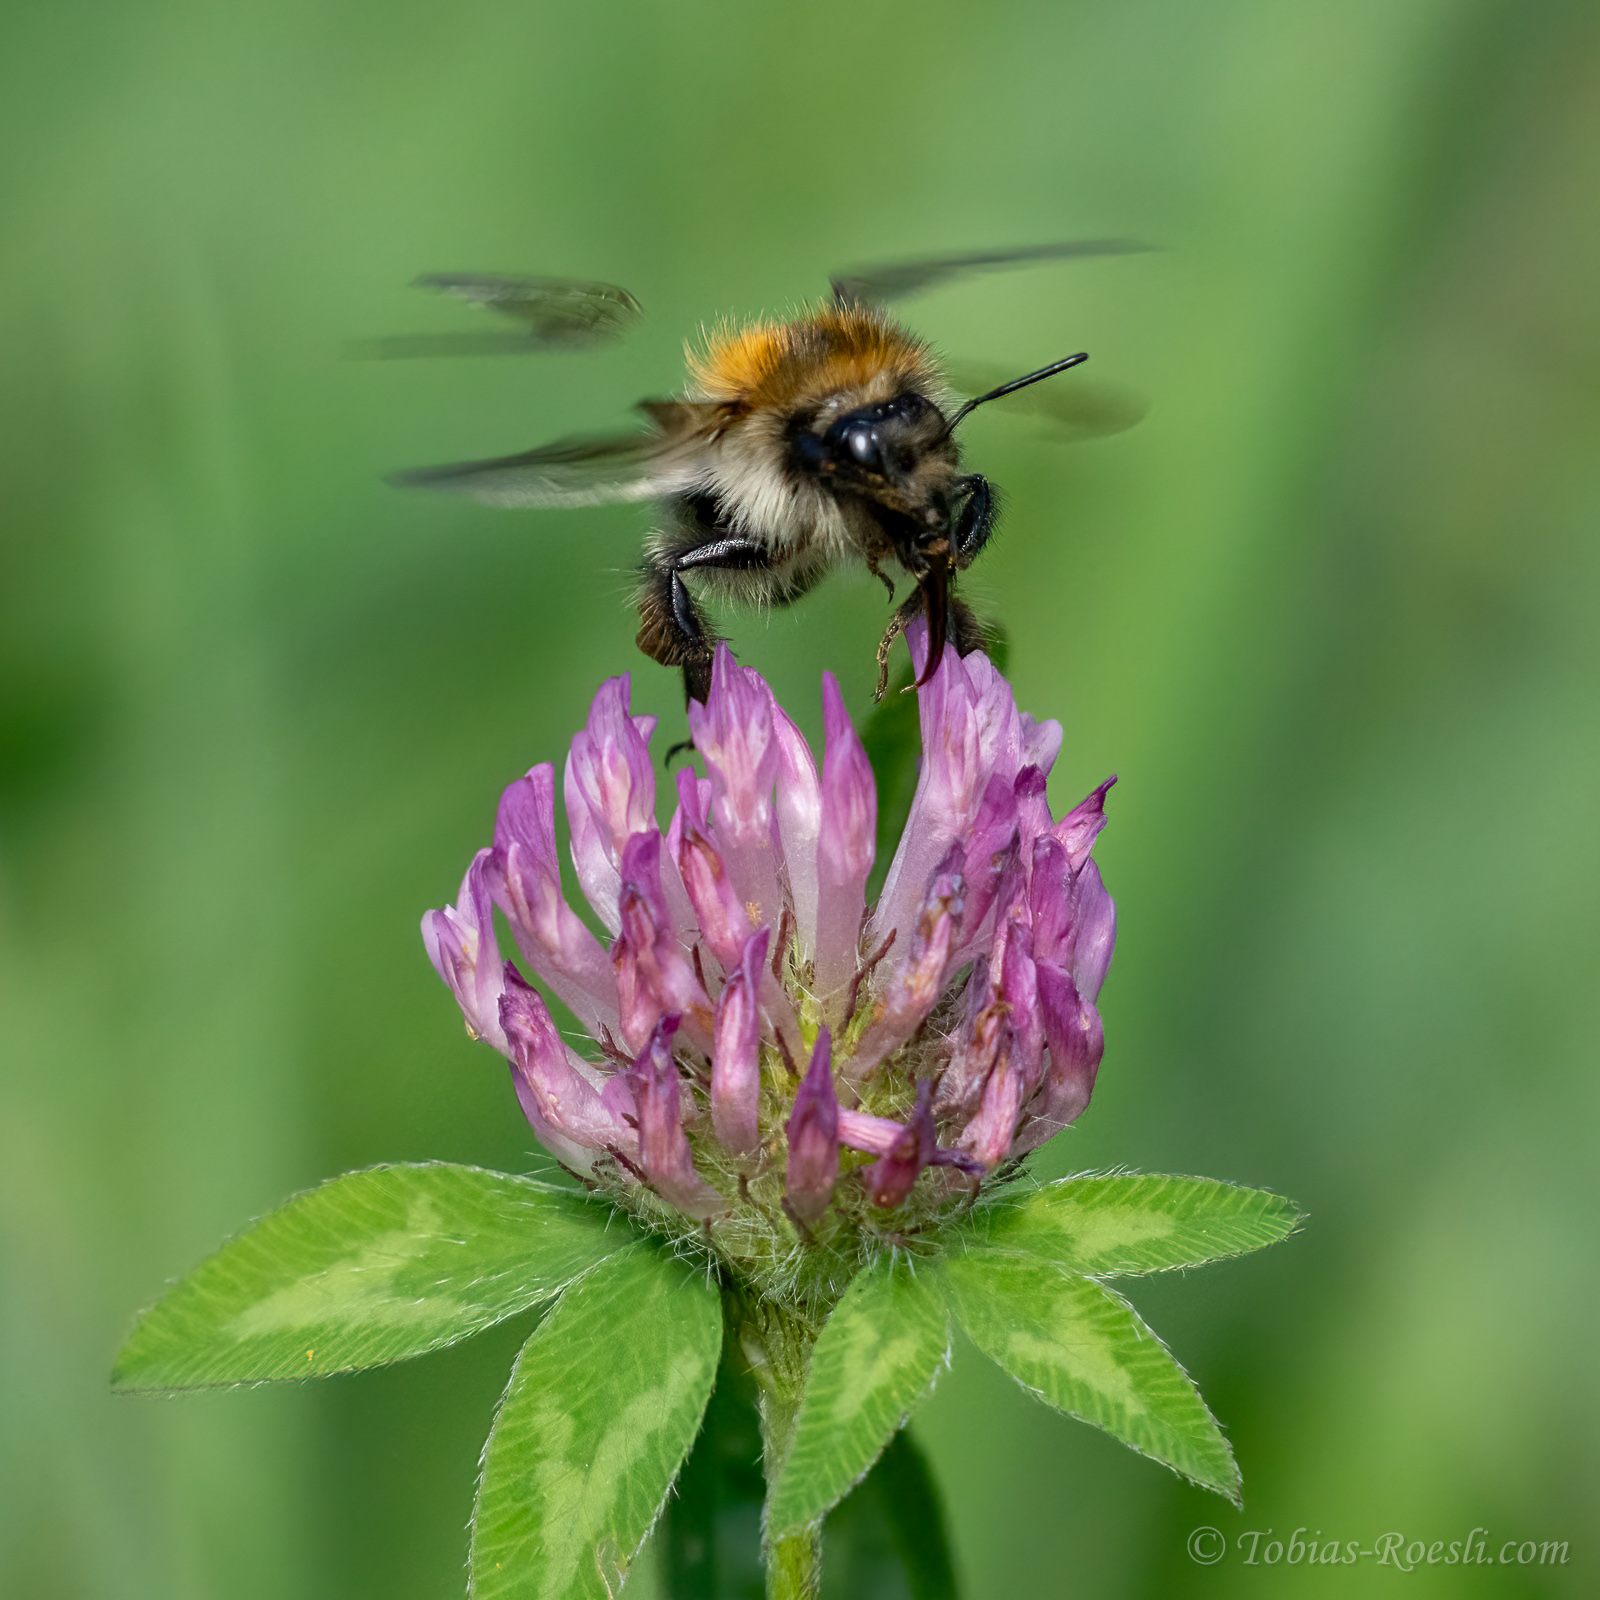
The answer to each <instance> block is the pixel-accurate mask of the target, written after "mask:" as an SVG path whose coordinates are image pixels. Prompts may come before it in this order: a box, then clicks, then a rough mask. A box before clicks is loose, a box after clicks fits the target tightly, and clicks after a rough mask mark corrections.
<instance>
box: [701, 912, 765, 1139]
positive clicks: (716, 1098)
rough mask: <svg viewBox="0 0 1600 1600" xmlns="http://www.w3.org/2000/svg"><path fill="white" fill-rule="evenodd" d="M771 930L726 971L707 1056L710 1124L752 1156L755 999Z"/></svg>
mask: <svg viewBox="0 0 1600 1600" xmlns="http://www.w3.org/2000/svg"><path fill="white" fill-rule="evenodd" d="M771 938H772V930H771V929H770V928H757V929H756V931H755V932H754V933H752V934H751V935H750V937H749V938H748V939H747V940H746V941H745V946H744V952H743V955H742V957H741V958H740V960H739V962H738V963H737V965H735V966H734V967H733V968H732V970H731V971H730V972H729V973H728V981H727V983H726V984H724V985H723V989H722V994H721V997H720V998H719V999H718V1001H717V1017H716V1029H715V1042H714V1045H713V1050H712V1056H711V1124H712V1126H713V1127H714V1128H715V1129H716V1133H717V1138H718V1139H719V1140H720V1141H721V1142H722V1145H723V1147H724V1148H725V1149H727V1150H730V1151H732V1152H733V1154H734V1155H740V1156H747V1155H753V1154H754V1153H755V1151H756V1150H758V1149H759V1148H760V1146H761V1124H760V1119H759V1115H758V1113H759V1111H760V1105H761V1010H760V1006H759V1004H758V1000H757V997H758V995H759V994H760V990H761V972H762V968H763V967H764V966H765V965H766V960H767V945H768V943H769V942H770V941H771Z"/></svg>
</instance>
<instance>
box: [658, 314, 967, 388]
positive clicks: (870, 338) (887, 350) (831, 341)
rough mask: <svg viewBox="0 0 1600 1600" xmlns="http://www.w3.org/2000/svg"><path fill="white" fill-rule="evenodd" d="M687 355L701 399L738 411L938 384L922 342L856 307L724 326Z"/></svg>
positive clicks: (928, 354) (933, 367) (882, 318)
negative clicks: (840, 394)
mask: <svg viewBox="0 0 1600 1600" xmlns="http://www.w3.org/2000/svg"><path fill="white" fill-rule="evenodd" d="M687 355H688V363H689V374H690V377H691V379H692V380H693V382H694V383H695V385H696V386H697V388H698V389H699V390H700V391H701V394H702V395H703V397H704V398H705V399H707V400H714V401H719V402H721V403H722V404H724V405H729V406H734V407H737V408H739V409H740V410H755V409H758V408H762V407H767V406H773V407H778V408H781V409H785V410H787V409H790V408H792V407H794V406H797V405H799V404H802V403H803V402H805V401H808V400H815V399H820V398H822V397H823V396H826V395H829V394H834V393H838V392H839V391H841V390H869V391H870V390H878V389H883V390H885V392H886V393H893V392H895V391H896V390H898V389H900V388H904V387H907V386H914V387H916V388H918V389H924V390H925V389H927V388H929V387H932V386H934V385H936V384H937V383H938V381H939V378H938V372H937V369H936V368H935V366H934V363H933V358H932V355H931V353H930V352H929V350H928V347H927V345H926V344H924V343H923V341H922V340H920V339H918V338H917V337H916V336H915V335H914V334H911V333H909V332H907V331H906V329H904V328H902V327H901V326H900V325H899V324H898V323H897V322H893V321H891V320H890V319H889V318H888V317H886V316H884V315H883V314H882V313H881V312H878V311H875V310H872V309H870V308H868V307H865V306H859V305H837V304H829V305H824V306H821V307H819V308H818V309H816V310H814V311H810V312H807V313H806V314H805V315H804V316H801V317H798V318H796V319H795V320H794V321H793V322H753V323H749V324H746V325H745V326H744V327H735V326H732V325H724V326H722V327H719V328H716V329H714V330H713V331H712V332H711V333H709V334H708V335H707V336H706V344H705V348H704V349H703V350H697V349H694V348H693V347H691V348H690V349H689V350H688V352H687Z"/></svg>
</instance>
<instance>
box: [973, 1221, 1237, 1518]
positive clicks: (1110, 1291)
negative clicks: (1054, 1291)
mask: <svg viewBox="0 0 1600 1600" xmlns="http://www.w3.org/2000/svg"><path fill="white" fill-rule="evenodd" d="M991 1253H992V1254H994V1255H1001V1254H1002V1253H1003V1252H1001V1251H999V1250H995V1251H993V1252H991ZM1032 1259H1034V1260H1037V1259H1038V1258H1037V1257H1033V1258H1032ZM1048 1264H1049V1265H1051V1266H1053V1267H1055V1270H1056V1271H1057V1272H1059V1273H1060V1274H1061V1275H1062V1276H1063V1277H1066V1278H1082V1279H1085V1280H1087V1281H1088V1282H1090V1283H1092V1284H1094V1285H1095V1287H1096V1288H1098V1289H1101V1290H1103V1291H1104V1292H1105V1293H1106V1294H1107V1295H1109V1296H1110V1297H1111V1299H1113V1300H1115V1301H1116V1302H1117V1303H1118V1305H1120V1306H1122V1308H1123V1309H1124V1310H1125V1311H1127V1312H1128V1314H1129V1315H1130V1316H1131V1317H1132V1318H1133V1322H1134V1328H1135V1330H1136V1332H1137V1333H1138V1334H1139V1336H1140V1337H1141V1338H1148V1339H1150V1340H1152V1341H1153V1342H1154V1343H1155V1345H1156V1346H1157V1348H1158V1349H1160V1350H1161V1351H1162V1353H1163V1354H1164V1355H1165V1356H1166V1358H1167V1359H1168V1360H1169V1361H1170V1362H1171V1363H1172V1364H1173V1366H1175V1367H1176V1368H1177V1369H1178V1371H1179V1372H1180V1373H1181V1374H1182V1375H1183V1379H1184V1382H1186V1383H1187V1384H1188V1385H1189V1387H1190V1388H1191V1389H1192V1390H1193V1391H1194V1397H1195V1399H1196V1400H1198V1401H1199V1402H1200V1409H1201V1410H1202V1411H1203V1412H1204V1413H1205V1415H1206V1419H1207V1421H1209V1422H1210V1424H1211V1426H1212V1427H1214V1428H1215V1429H1216V1430H1217V1436H1218V1438H1220V1439H1221V1440H1222V1444H1223V1448H1224V1449H1225V1450H1226V1451H1227V1452H1228V1462H1229V1465H1230V1466H1232V1468H1233V1487H1232V1488H1231V1489H1225V1488H1223V1487H1222V1486H1221V1485H1220V1484H1215V1483H1207V1482H1206V1480H1205V1479H1203V1478H1197V1477H1195V1476H1194V1474H1193V1473H1189V1472H1185V1471H1184V1470H1183V1469H1182V1468H1181V1467H1176V1466H1174V1465H1173V1464H1172V1463H1171V1462H1170V1461H1165V1460H1163V1459H1162V1458H1161V1457H1160V1456H1157V1455H1152V1454H1151V1453H1150V1452H1149V1451H1148V1450H1145V1449H1143V1448H1141V1447H1140V1446H1139V1445H1137V1444H1135V1443H1134V1442H1133V1441H1132V1440H1131V1439H1124V1438H1123V1437H1122V1436H1121V1435H1120V1434H1115V1433H1112V1432H1111V1431H1110V1429H1108V1428H1105V1427H1103V1426H1102V1425H1101V1424H1100V1423H1098V1422H1096V1421H1095V1420H1094V1419H1093V1418H1092V1417H1086V1416H1084V1415H1082V1413H1080V1412H1077V1411H1074V1410H1072V1409H1071V1408H1070V1407H1068V1406H1060V1405H1057V1404H1056V1402H1055V1401H1054V1400H1052V1399H1050V1398H1049V1396H1048V1395H1046V1394H1044V1393H1043V1392H1042V1391H1040V1390H1038V1389H1036V1388H1034V1386H1033V1385H1032V1384H1031V1383H1028V1382H1026V1381H1025V1380H1024V1379H1022V1378H1019V1377H1018V1376H1017V1375H1016V1373H1014V1372H1012V1371H1011V1369H1010V1368H1009V1367H1007V1366H1005V1365H1003V1364H1002V1363H1001V1362H999V1361H995V1358H994V1357H993V1356H991V1355H989V1353H988V1351H986V1350H984V1349H983V1347H982V1346H981V1345H980V1344H978V1341H977V1339H976V1338H975V1337H974V1336H973V1335H972V1334H971V1333H970V1332H968V1331H967V1326H966V1324H965V1323H964V1322H962V1321H961V1313H960V1312H959V1311H958V1310H957V1309H956V1307H955V1305H954V1303H953V1300H951V1299H948V1298H947V1300H946V1304H947V1305H948V1306H949V1310H950V1316H951V1319H952V1320H953V1321H954V1322H956V1323H957V1324H959V1325H960V1327H961V1331H962V1332H963V1333H965V1334H966V1335H967V1338H968V1339H970V1340H972V1344H973V1346H974V1348H975V1349H977V1350H978V1351H979V1352H980V1353H981V1354H983V1355H984V1356H985V1357H986V1358H987V1359H988V1360H990V1361H993V1362H994V1365H995V1366H997V1367H999V1368H1000V1370H1001V1371H1002V1372H1003V1373H1005V1375H1006V1376H1007V1377H1008V1378H1010V1379H1011V1381H1012V1382H1013V1383H1014V1384H1016V1386H1017V1387H1018V1388H1019V1389H1021V1390H1022V1391H1023V1393H1024V1394H1029V1395H1032V1396H1033V1398H1034V1399H1035V1400H1037V1401H1039V1403H1040V1404H1041V1405H1043V1406H1045V1407H1047V1408H1048V1409H1049V1410H1051V1411H1054V1412H1056V1413H1057V1414H1058V1415H1060V1416H1065V1417H1071V1418H1072V1419H1073V1421H1074V1422H1081V1423H1083V1424H1084V1426H1085V1427H1089V1428H1093V1429H1094V1430H1095V1431H1096V1432H1097V1433H1103V1434H1105V1436H1106V1437H1107V1438H1108V1439H1112V1440H1115V1442H1116V1443H1117V1444H1120V1445H1122V1446H1123V1448H1124V1449H1128V1450H1131V1451H1133V1453H1134V1454H1135V1455H1139V1456H1143V1457H1144V1458H1145V1459H1146V1460H1147V1461H1154V1462H1155V1463H1156V1464H1157V1465H1158V1466H1162V1467H1165V1468H1166V1469H1167V1471H1168V1472H1170V1473H1172V1474H1173V1475H1174V1476H1175V1477H1178V1478H1182V1479H1183V1481H1184V1482H1185V1483H1192V1484H1193V1485H1194V1486H1195V1487H1196V1488H1197V1489H1206V1490H1209V1491H1210V1492H1211V1493H1212V1494H1220V1495H1221V1496H1222V1497H1223V1498H1224V1499H1225V1500H1227V1501H1228V1502H1229V1503H1230V1504H1231V1505H1233V1506H1234V1507H1235V1508H1237V1509H1240V1510H1242V1509H1243V1508H1244V1494H1243V1490H1244V1477H1243V1474H1242V1473H1241V1472H1240V1471H1239V1462H1238V1458H1237V1457H1236V1456H1235V1455H1234V1453H1233V1441H1232V1440H1231V1439H1229V1438H1228V1432H1227V1429H1226V1428H1224V1427H1223V1425H1222V1424H1221V1423H1220V1422H1219V1421H1218V1420H1217V1418H1216V1416H1215V1414H1214V1413H1213V1412H1212V1410H1211V1407H1210V1406H1209V1405H1207V1404H1206V1398H1205V1395H1204V1394H1203V1393H1202V1392H1201V1389H1200V1385H1199V1384H1198V1383H1196V1382H1195V1381H1194V1379H1193V1378H1192V1377H1190V1375H1189V1369H1188V1368H1187V1367H1186V1366H1184V1364H1183V1363H1182V1362H1181V1361H1180V1360H1178V1358H1177V1357H1176V1356H1175V1355H1173V1353H1172V1350H1171V1348H1170V1347H1169V1346H1168V1344H1167V1343H1166V1341H1165V1340H1164V1339H1163V1338H1162V1337H1161V1335H1160V1334H1158V1333H1157V1332H1156V1331H1155V1329H1154V1328H1152V1327H1151V1326H1150V1324H1149V1323H1148V1322H1146V1321H1145V1320H1144V1318H1143V1317H1142V1316H1140V1315H1139V1312H1138V1309H1137V1307H1135V1306H1134V1305H1133V1304H1132V1303H1131V1302H1130V1301H1129V1300H1128V1298H1127V1297H1126V1296H1125V1295H1122V1294H1119V1293H1118V1292H1117V1291H1116V1290H1115V1289H1114V1288H1112V1287H1111V1285H1110V1284H1108V1283H1104V1282H1102V1281H1101V1280H1100V1279H1099V1278H1096V1277H1093V1276H1091V1275H1090V1274H1089V1273H1087V1272H1073V1271H1072V1270H1071V1269H1070V1268H1067V1267H1062V1266H1059V1265H1057V1264H1056V1263H1054V1262H1051V1263H1048Z"/></svg>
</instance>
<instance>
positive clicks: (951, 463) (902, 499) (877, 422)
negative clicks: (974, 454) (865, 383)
mask: <svg viewBox="0 0 1600 1600" xmlns="http://www.w3.org/2000/svg"><path fill="white" fill-rule="evenodd" d="M789 459H790V465H791V468H792V469H793V470H794V471H795V472H797V473H798V474H800V475H801V476H803V477H806V478H810V479H812V480H814V481H820V482H822V483H826V484H828V485H830V486H831V487H833V488H836V489H840V490H843V491H846V492H848V493H854V494H858V495H860V496H862V497H863V498H864V499H866V500H869V501H872V502H875V503H876V504H877V505H879V506H881V507H883V508H885V509H886V510H887V511H888V512H890V513H891V514H892V515H894V516H895V517H896V519H897V520H898V519H900V518H908V519H909V520H910V522H911V523H912V524H913V525H914V529H915V531H914V532H912V531H911V530H907V532H908V535H909V537H911V538H913V539H915V538H921V539H924V540H925V539H930V538H937V537H939V536H940V535H941V534H942V533H945V532H947V531H948V528H949V521H950V497H949V493H948V486H949V483H950V480H951V477H952V475H953V473H954V471H955V465H956V460H957V456H956V446H955V441H954V440H953V439H952V438H951V437H950V425H949V423H948V421H947V420H946V418H945V415H944V413H943V412H942V411H940V409H939V408H938V407H937V406H936V405H934V404H933V402H932V401H930V400H928V399H926V398H924V397H923V396H922V395H920V394H917V393H916V392H915V391H914V390H906V391H904V392H902V393H900V394H897V395H895V396H893V397H892V398H891V399H888V400H880V401H877V402H875V403H874V404H872V405H865V406H858V407H856V408H855V409H853V410H850V411H842V412H841V411H839V410H838V409H837V405H835V407H828V406H826V405H825V406H824V407H822V408H821V409H820V410H818V411H815V412H812V413H810V414H809V415H803V416H799V417H796V418H795V421H794V424H793V425H792V428H791V432H790V449H789Z"/></svg>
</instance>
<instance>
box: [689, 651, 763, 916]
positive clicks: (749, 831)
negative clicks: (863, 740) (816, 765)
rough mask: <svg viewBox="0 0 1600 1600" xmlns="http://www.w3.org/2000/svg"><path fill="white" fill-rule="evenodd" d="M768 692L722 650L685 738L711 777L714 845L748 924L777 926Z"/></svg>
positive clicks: (693, 707) (692, 708)
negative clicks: (747, 915)
mask: <svg viewBox="0 0 1600 1600" xmlns="http://www.w3.org/2000/svg"><path fill="white" fill-rule="evenodd" d="M772 712H773V703H772V691H771V690H770V689H769V688H768V687H767V686H766V684H765V683H763V682H762V681H761V675H760V674H759V673H756V672H750V671H747V670H746V669H745V668H743V667H740V666H737V665H736V664H735V662H734V659H733V655H732V653H731V652H730V651H729V649H728V647H727V646H726V645H725V644H719V645H718V646H717V653H716V656H715V658H714V660H713V662H712V666H711V691H710V694H709V695H708V696H707V698H706V703H705V704H704V705H703V706H702V705H701V704H700V703H699V702H698V701H694V700H691V701H690V702H689V732H690V734H691V735H692V736H693V738H694V743H695V748H696V749H697V750H698V751H699V752H700V754H701V755H702V756H703V757H704V758H705V763H706V769H707V771H708V772H709V773H710V774H711V783H712V800H711V821H712V827H713V832H714V835H715V838H716V842H717V847H718V848H719V849H720V850H721V852H722V859H723V861H724V863H725V864H726V866H727V869H728V875H729V877H730V878H731V879H732V880H733V885H734V888H735V889H736V890H737V891H738V894H739V898H740V899H741V900H742V901H744V902H745V903H746V904H747V905H749V906H751V907H752V908H753V911H752V916H751V920H752V921H753V922H768V923H771V924H772V925H773V926H774V927H776V926H777V924H778V922H779V920H780V918H781V916H782V911H783V904H782V897H781V895H780V894H779V891H778V861H777V851H776V849H775V843H776V838H775V835H776V827H775V819H774V815H773V809H772V786H773V781H774V779H775V778H776V776H777V771H778V739H777V734H776V732H775V730H774V727H773V716H772Z"/></svg>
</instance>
